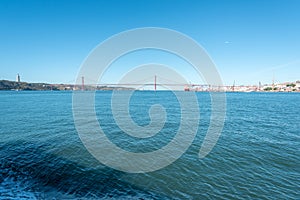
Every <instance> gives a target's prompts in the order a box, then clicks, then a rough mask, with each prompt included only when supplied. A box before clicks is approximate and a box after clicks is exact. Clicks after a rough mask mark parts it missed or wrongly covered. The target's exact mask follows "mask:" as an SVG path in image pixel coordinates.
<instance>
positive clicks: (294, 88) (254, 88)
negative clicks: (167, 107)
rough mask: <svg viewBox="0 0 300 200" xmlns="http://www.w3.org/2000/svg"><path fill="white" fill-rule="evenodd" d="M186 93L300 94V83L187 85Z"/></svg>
mask: <svg viewBox="0 0 300 200" xmlns="http://www.w3.org/2000/svg"><path fill="white" fill-rule="evenodd" d="M184 91H197V92H219V91H222V92H300V81H296V82H285V83H276V84H275V83H272V84H264V85H262V84H261V83H259V85H250V86H249V85H247V86H244V85H240V86H236V85H232V86H212V85H192V84H191V85H186V86H185V87H184Z"/></svg>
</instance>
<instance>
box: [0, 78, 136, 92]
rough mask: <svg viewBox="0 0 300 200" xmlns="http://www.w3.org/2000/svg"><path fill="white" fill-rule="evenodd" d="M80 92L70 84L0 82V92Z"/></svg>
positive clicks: (123, 88) (102, 87)
mask: <svg viewBox="0 0 300 200" xmlns="http://www.w3.org/2000/svg"><path fill="white" fill-rule="evenodd" d="M74 89H76V90H80V89H81V86H74V85H71V84H49V83H26V82H15V81H8V80H0V90H74ZM85 90H134V88H126V87H107V86H97V87H94V86H89V85H87V86H85Z"/></svg>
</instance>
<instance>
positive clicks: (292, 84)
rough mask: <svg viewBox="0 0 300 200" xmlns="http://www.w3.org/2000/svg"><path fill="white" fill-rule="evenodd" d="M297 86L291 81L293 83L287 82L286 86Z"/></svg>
mask: <svg viewBox="0 0 300 200" xmlns="http://www.w3.org/2000/svg"><path fill="white" fill-rule="evenodd" d="M295 86H296V84H294V83H291V84H287V85H286V87H295Z"/></svg>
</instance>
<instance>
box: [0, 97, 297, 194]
mask: <svg viewBox="0 0 300 200" xmlns="http://www.w3.org/2000/svg"><path fill="white" fill-rule="evenodd" d="M196 95H197V97H198V101H199V107H200V124H199V128H198V133H197V136H196V138H195V140H194V142H193V144H192V145H191V146H190V148H189V149H188V150H187V152H186V153H185V154H184V155H183V156H182V157H181V158H180V159H178V160H177V161H176V162H174V163H173V164H171V165H169V166H168V167H166V168H163V169H161V170H158V171H155V172H151V173H146V174H128V173H124V172H121V171H117V170H114V169H111V168H109V167H106V166H104V165H102V164H101V163H99V162H98V161H97V160H96V159H95V158H93V157H92V156H91V155H90V154H89V153H88V151H87V150H86V149H85V148H84V146H83V144H82V142H81V140H80V139H79V136H78V134H77V131H76V129H75V125H74V121H73V114H72V92H55V91H41V92H38V91H32V92H30V91H18V92H17V91H2V92H0V109H1V115H0V136H1V140H0V160H1V163H0V199H53V198H55V199H75V198H78V199H96V198H104V199H299V197H300V193H299V191H300V186H299V185H300V184H299V180H300V153H299V149H300V114H299V113H300V106H299V102H300V94H299V93H227V94H226V96H227V113H226V120H225V125H224V129H223V132H222V135H221V137H220V139H219V141H218V143H217V145H216V146H215V147H214V149H213V151H211V153H210V154H209V155H208V156H207V157H205V158H204V159H199V158H198V152H199V148H200V146H201V144H202V141H203V138H204V136H205V134H206V131H207V129H208V125H209V120H210V96H209V93H197V94H196ZM110 97H111V92H109V91H107V92H97V94H96V112H97V117H98V120H99V122H100V124H101V127H102V128H103V130H104V131H105V133H106V134H107V136H108V138H109V139H110V140H111V141H113V142H114V143H116V144H117V145H118V146H120V147H121V148H123V149H125V150H127V151H133V152H139V151H140V152H148V151H153V150H156V149H159V148H161V147H163V146H164V145H166V144H168V142H170V141H171V140H172V137H174V136H175V134H176V132H177V130H178V127H179V125H180V105H179V103H178V101H177V99H176V97H175V96H174V95H173V94H172V93H171V92H156V93H155V92H146V91H145V92H141V91H140V92H135V93H134V95H133V96H132V98H131V101H130V107H129V111H130V114H131V117H132V119H133V120H134V121H135V122H136V123H137V124H138V125H141V126H144V125H147V124H149V122H150V118H149V115H148V111H149V108H150V106H151V105H153V104H161V105H162V106H164V107H165V109H166V113H167V121H166V123H165V126H164V128H163V130H161V131H160V132H159V133H158V134H157V135H156V136H154V137H153V138H148V139H140V140H139V139H138V138H133V137H130V136H128V135H126V134H124V133H123V132H122V130H121V129H120V128H119V127H118V126H117V125H116V123H115V122H114V118H113V116H112V112H111V107H110V103H111V101H110ZM99 145H101V144H99Z"/></svg>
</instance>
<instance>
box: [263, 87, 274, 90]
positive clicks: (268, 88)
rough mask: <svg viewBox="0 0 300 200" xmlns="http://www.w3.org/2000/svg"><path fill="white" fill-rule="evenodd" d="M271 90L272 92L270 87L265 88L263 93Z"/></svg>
mask: <svg viewBox="0 0 300 200" xmlns="http://www.w3.org/2000/svg"><path fill="white" fill-rule="evenodd" d="M271 90H273V88H272V87H266V88H265V89H264V91H271Z"/></svg>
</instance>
